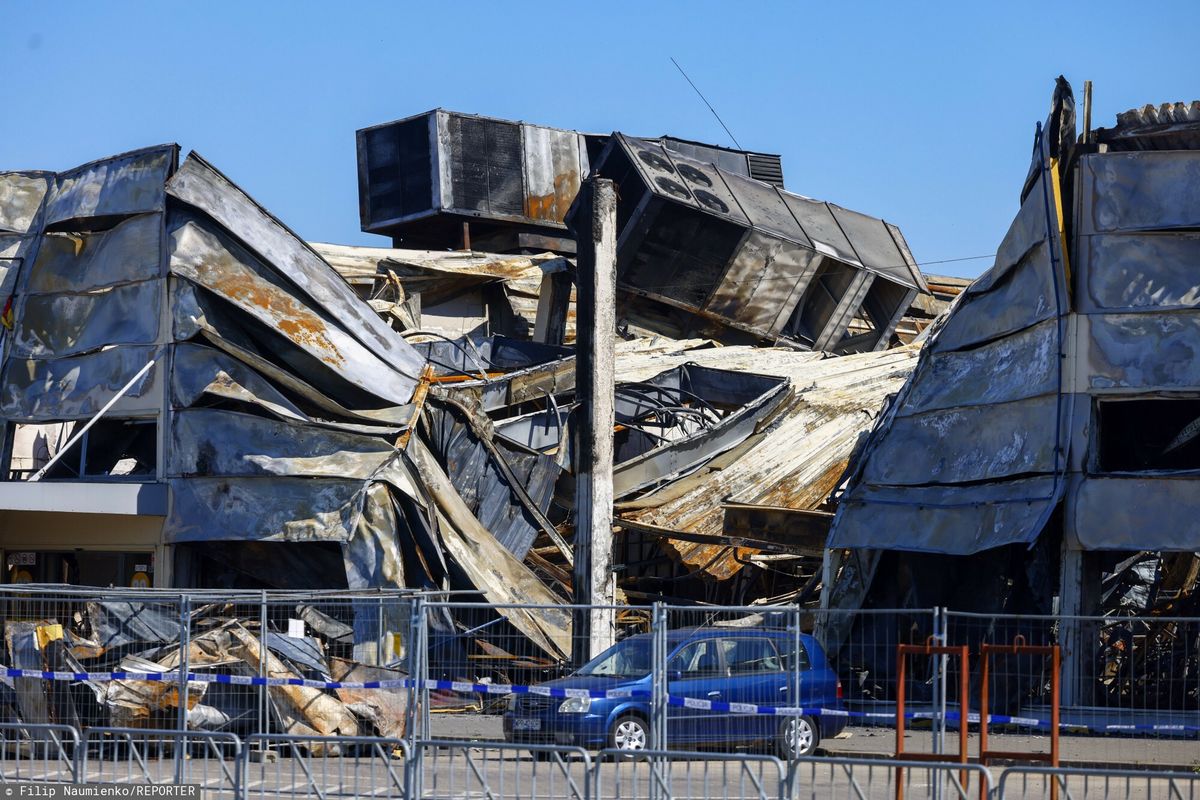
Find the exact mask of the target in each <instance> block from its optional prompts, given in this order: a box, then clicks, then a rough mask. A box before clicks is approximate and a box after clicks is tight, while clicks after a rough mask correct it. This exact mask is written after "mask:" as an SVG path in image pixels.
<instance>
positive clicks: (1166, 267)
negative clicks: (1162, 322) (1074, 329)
mask: <svg viewBox="0 0 1200 800" xmlns="http://www.w3.org/2000/svg"><path fill="white" fill-rule="evenodd" d="M1082 249H1083V251H1084V253H1085V257H1084V258H1082V259H1081V260H1080V267H1079V272H1080V275H1082V276H1084V278H1085V280H1086V282H1087V294H1086V299H1087V300H1088V301H1090V302H1089V303H1084V304H1082V307H1081V310H1082V311H1085V312H1090V311H1097V310H1108V311H1126V310H1129V311H1132V310H1136V309H1146V310H1150V309H1171V308H1196V307H1197V306H1200V271H1198V270H1197V269H1196V266H1197V265H1198V264H1200V234H1197V233H1184V232H1171V233H1126V234H1117V235H1108V234H1095V235H1093V236H1089V237H1087V238H1086V239H1085V240H1084V241H1083V248H1082Z"/></svg>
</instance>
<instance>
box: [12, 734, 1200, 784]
mask: <svg viewBox="0 0 1200 800" xmlns="http://www.w3.org/2000/svg"><path fill="white" fill-rule="evenodd" d="M17 728H23V729H24V733H21V732H19V731H17ZM3 734H4V736H5V737H6V738H5V741H14V742H15V741H18V740H19V741H23V742H25V743H27V744H28V743H43V745H42V746H38V747H26V748H23V750H22V753H21V757H20V758H18V759H15V760H14V759H9V760H6V761H5V763H4V768H3V771H2V772H0V782H4V783H8V782H13V781H25V782H37V783H75V784H82V783H89V782H90V783H96V782H103V783H126V784H141V785H147V784H176V783H190V784H197V785H199V786H201V787H202V788H203V789H204V792H205V796H207V797H220V798H229V800H254V798H267V797H284V798H288V800H296V799H297V798H317V799H319V800H339V799H341V798H344V799H345V800H349V799H350V798H358V797H369V798H404V799H405V800H409V799H412V800H418V799H419V800H433V799H434V798H466V797H472V798H474V797H480V798H496V799H497V800H499V799H500V798H530V799H531V800H532V799H534V798H537V799H539V800H551V799H553V800H559V799H561V800H616V799H617V798H627V797H636V798H651V800H658V799H659V798H661V799H662V800H666V799H667V798H671V799H672V800H686V799H687V798H695V800H774V798H779V800H785V798H792V799H796V798H812V799H813V800H816V798H827V797H847V798H859V800H869V799H871V798H881V799H882V798H887V799H888V800H893V799H894V800H904V799H905V798H908V800H914V798H924V799H925V800H967V799H968V798H971V799H972V800H973V799H974V798H980V800H985V799H986V798H992V800H1009V799H1010V798H1011V800H1018V799H1020V800H1025V799H1026V798H1045V799H1046V800H1053V798H1055V797H1061V798H1071V799H1073V800H1082V799H1083V798H1104V799H1105V800H1121V799H1122V798H1123V799H1124V800H1140V799H1142V798H1146V799H1150V798H1174V799H1175V800H1200V772H1196V771H1192V772H1158V771H1134V770H1125V771H1121V770H1111V769H1063V768H1059V769H1054V768H1048V767H1023V766H1018V767H1008V768H1006V769H1004V770H1002V771H1001V770H994V771H989V770H988V769H987V768H985V767H982V766H979V765H977V764H966V765H964V764H953V763H928V762H903V761H896V760H892V759H864V758H831V757H802V758H794V759H790V760H787V761H784V760H781V759H778V758H775V757H773V756H769V755H762V754H751V753H720V752H705V751H700V752H680V751H670V750H642V751H637V752H629V751H623V750H622V751H618V750H605V751H601V752H600V753H599V754H598V755H596V756H595V757H594V758H593V757H591V756H590V755H589V754H588V752H587V751H585V750H584V749H583V748H578V747H569V746H553V745H537V744H528V745H517V744H505V743H498V742H479V741H474V742H472V741H442V740H422V741H419V742H418V743H417V747H416V749H415V750H412V751H410V749H409V747H408V743H407V742H405V741H404V740H400V739H383V738H376V737H339V736H281V735H270V736H266V737H262V736H258V735H252V736H251V737H250V738H249V739H247V740H246V741H245V743H244V744H243V742H242V740H240V739H239V738H238V737H237V736H234V735H233V734H220V733H205V732H192V733H188V734H185V733H180V732H176V731H155V730H139V729H92V730H88V731H87V732H86V735H81V734H80V732H79V731H76V730H74V729H70V728H66V727H64V726H43V727H41V728H32V727H31V726H11V727H9V728H5V729H4V730H3Z"/></svg>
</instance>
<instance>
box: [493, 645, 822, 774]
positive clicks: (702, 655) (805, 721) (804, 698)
mask: <svg viewBox="0 0 1200 800" xmlns="http://www.w3.org/2000/svg"><path fill="white" fill-rule="evenodd" d="M667 637H668V640H667V648H668V656H667V673H668V674H667V693H668V694H669V695H672V696H675V697H684V698H697V699H700V700H719V701H723V702H727V703H753V704H755V705H766V706H793V705H800V706H802V707H804V708H827V709H834V710H840V709H842V707H843V706H842V686H841V683H840V682H839V681H838V679H837V675H835V674H834V672H833V670H831V669H830V668H829V665H828V663H827V662H826V659H825V651H824V650H823V649H822V648H821V645H820V644H818V643H817V641H816V640H815V639H813V638H812V637H811V636H808V635H807V634H802V635H801V636H800V645H801V646H800V649H799V651H798V656H799V657H798V659H797V658H796V654H797V649H796V639H795V634H794V633H791V632H787V631H782V630H780V631H775V630H759V629H732V628H692V629H688V630H679V631H671V632H670V633H668V634H667ZM652 646H653V640H652V638H651V634H648V633H643V634H639V635H637V636H631V637H629V638H627V639H624V640H622V641H620V642H618V643H617V644H615V645H613V646H612V647H610V648H609V649H608V650H605V651H604V652H603V653H601V654H600V655H598V656H596V658H594V659H592V660H591V661H589V662H588V663H587V664H585V665H584V666H583V667H581V668H580V669H579V671H577V672H576V673H574V674H573V675H569V676H567V677H565V678H560V679H558V680H555V681H550V682H548V683H545V684H542V685H543V686H549V687H552V688H558V689H589V690H596V689H600V690H613V689H629V690H633V691H634V692H635V693H637V694H638V695H639V696H634V697H626V698H590V699H589V698H575V697H569V698H566V699H563V698H556V697H546V696H543V695H537V694H514V695H512V696H511V697H510V698H509V707H508V711H507V712H506V713H505V715H504V738H505V739H506V740H507V741H509V742H520V743H528V744H558V745H573V746H577V747H583V748H587V749H593V750H599V749H604V748H612V749H616V750H643V749H646V748H647V747H648V746H649V739H650V698H649V693H650V671H651V663H652V655H651V653H652ZM797 661H798V663H796V662H797ZM796 669H798V670H799V675H798V677H799V684H800V690H799V698H798V699H799V702H795V701H794V699H793V696H794V694H795V688H794V684H795V682H796V678H797V674H796V671H795V670H796ZM642 692H644V693H645V694H644V695H641V694H640V693H642ZM845 726H846V718H845V717H844V716H840V715H817V716H802V717H783V716H773V715H767V714H732V713H730V712H727V711H713V710H709V709H695V708H688V707H680V706H675V705H672V706H670V707H669V708H668V715H667V742H668V746H669V747H670V748H671V749H673V750H679V749H693V748H720V749H726V750H728V749H732V748H735V747H752V746H761V745H766V746H769V747H771V748H773V749H774V750H775V751H776V752H777V753H778V754H779V755H780V756H782V757H784V758H787V757H790V756H800V755H808V754H811V753H812V752H813V751H814V750H815V749H816V747H817V744H818V743H819V742H820V741H821V739H822V737H825V736H834V735H836V734H837V733H838V732H840V731H841V730H842V728H844V727H845Z"/></svg>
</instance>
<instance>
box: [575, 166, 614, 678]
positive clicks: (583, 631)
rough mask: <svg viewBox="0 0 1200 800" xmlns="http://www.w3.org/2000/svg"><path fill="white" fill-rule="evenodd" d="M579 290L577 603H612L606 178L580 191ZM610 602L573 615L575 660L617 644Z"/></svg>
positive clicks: (610, 209)
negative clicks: (606, 606) (604, 607)
mask: <svg viewBox="0 0 1200 800" xmlns="http://www.w3.org/2000/svg"><path fill="white" fill-rule="evenodd" d="M579 200H580V210H581V212H582V213H581V214H580V215H579V218H578V219H579V228H580V230H578V231H577V236H576V239H577V246H578V248H579V249H578V272H579V277H578V286H577V290H576V291H577V294H576V319H577V330H576V339H577V342H576V351H577V356H576V359H577V361H576V369H577V376H576V396H577V397H578V399H579V401H580V408H579V415H578V416H579V439H578V442H579V450H578V457H577V459H576V468H577V470H578V472H577V475H576V480H575V575H574V582H575V585H574V590H575V602H576V603H578V604H581V605H608V606H611V605H612V604H613V602H614V600H615V593H616V581H615V578H614V575H613V560H612V546H613V533H612V522H613V482H612V468H613V425H614V424H615V412H614V396H613V394H614V388H615V387H614V383H615V379H614V375H613V372H614V344H615V331H616V324H617V319H616V294H617V195H616V191H615V189H614V187H613V182H612V181H611V180H608V179H605V178H593V179H590V180H588V181H585V182H584V184H583V186H582V187H581V189H580V192H579ZM614 632H615V614H614V612H613V610H612V609H603V610H591V611H587V612H580V613H577V614H576V615H575V635H574V653H573V656H574V659H575V661H576V662H577V663H582V662H583V661H585V660H587V659H589V658H591V657H592V656H594V655H597V654H599V653H600V652H601V651H602V650H605V649H606V648H608V647H610V646H612V644H613V642H614Z"/></svg>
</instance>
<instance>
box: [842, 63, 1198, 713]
mask: <svg viewBox="0 0 1200 800" xmlns="http://www.w3.org/2000/svg"><path fill="white" fill-rule="evenodd" d="M1198 198H1200V103H1192V104H1191V105H1184V104H1174V105H1164V106H1161V107H1157V108H1156V107H1151V106H1147V107H1146V108H1144V109H1138V110H1134V111H1130V112H1128V113H1126V114H1122V115H1121V116H1120V117H1119V118H1118V120H1117V125H1116V127H1114V128H1111V129H1103V128H1102V129H1097V130H1089V129H1088V127H1087V125H1086V124H1085V129H1084V131H1083V134H1082V136H1077V132H1076V119H1075V108H1074V100H1073V96H1072V93H1071V89H1070V86H1069V85H1068V84H1067V83H1066V81H1065V80H1063V79H1061V78H1060V79H1059V85H1058V87H1057V90H1056V92H1055V96H1054V102H1053V107H1052V111H1051V114H1050V117H1049V119H1048V120H1047V122H1046V124H1045V125H1044V126H1042V127H1040V128H1039V131H1038V134H1037V137H1036V138H1035V142H1034V149H1033V159H1032V164H1031V166H1030V169H1029V173H1028V176H1027V177H1026V178H1025V181H1024V185H1023V188H1022V190H1021V192H1020V201H1021V205H1020V210H1019V211H1018V213H1017V216H1016V218H1015V219H1014V221H1013V223H1012V226H1011V227H1010V228H1009V230H1008V233H1007V234H1006V235H1005V237H1004V240H1003V242H1002V243H1001V245H1000V247H999V250H998V251H997V254H996V260H995V264H994V266H992V268H991V269H990V270H988V271H987V272H985V273H984V274H983V275H982V276H981V277H980V278H979V279H978V280H976V281H975V282H974V283H972V284H971V286H970V287H969V288H968V289H967V290H966V291H965V292H963V293H962V295H961V296H960V297H959V298H958V299H957V301H956V303H955V304H954V305H953V307H952V308H951V309H950V311H949V313H948V314H947V315H945V316H944V317H943V318H942V319H941V320H940V321H939V322H938V323H936V324H935V325H934V327H933V328H932V330H931V333H930V335H929V338H928V340H927V342H926V344H925V346H924V349H923V350H922V352H921V356H920V359H919V362H918V364H917V366H916V368H915V370H914V371H913V373H912V376H911V378H910V379H909V380H908V382H907V383H906V384H905V386H904V388H903V390H901V391H900V392H899V394H898V395H897V396H896V397H895V398H894V399H893V400H891V401H890V403H889V404H888V406H887V408H886V410H885V411H884V413H883V414H882V415H881V416H880V418H879V421H878V423H877V424H876V425H875V427H874V430H873V431H872V433H871V435H870V437H869V439H868V440H867V441H866V443H865V446H864V447H863V448H862V449H861V451H860V452H859V454H858V455H857V456H856V458H855V460H854V463H853V464H852V466H851V469H850V471H849V472H848V480H847V483H846V485H845V486H844V487H843V489H842V490H841V491H840V493H839V495H838V509H837V516H836V518H835V520H834V522H833V525H832V531H831V534H830V537H829V547H830V548H831V564H830V569H829V573H828V574H827V576H826V578H827V580H826V583H825V587H826V592H827V594H826V598H825V601H826V603H827V604H828V605H830V606H832V607H841V608H848V609H856V608H860V607H874V608H929V607H933V606H946V607H950V608H952V609H958V610H963V611H981V612H988V613H990V614H996V613H1005V612H1007V613H1020V614H1046V615H1049V614H1054V615H1059V616H1060V617H1062V618H1066V621H1065V622H1063V623H1062V626H1061V630H1059V632H1058V633H1057V634H1056V633H1055V632H1054V631H1052V630H1051V626H1050V625H1049V624H1048V623H1039V622H1037V621H1027V622H1026V623H1023V624H1022V626H1021V628H1020V630H1007V631H1005V632H1004V635H1009V636H1011V635H1012V634H1014V633H1021V634H1022V635H1024V636H1025V637H1026V639H1027V640H1028V641H1031V642H1033V641H1046V640H1048V639H1050V638H1051V637H1052V636H1057V637H1058V638H1057V639H1056V640H1057V641H1058V642H1059V643H1060V644H1062V645H1063V647H1064V658H1065V667H1064V671H1063V675H1064V681H1065V682H1064V687H1063V691H1064V695H1063V702H1064V704H1067V705H1070V706H1075V707H1079V706H1103V705H1108V704H1121V703H1124V704H1125V705H1128V704H1130V703H1148V704H1149V706H1148V707H1150V708H1172V709H1176V710H1179V709H1193V710H1194V709H1197V708H1200V705H1198V703H1200V697H1197V689H1196V686H1195V685H1194V684H1195V681H1194V679H1193V678H1190V677H1188V676H1194V675H1195V673H1196V670H1197V667H1198V662H1197V660H1196V653H1197V652H1198V650H1197V648H1198V647H1200V641H1196V640H1195V636H1196V632H1195V630H1194V629H1191V628H1187V627H1186V626H1181V625H1179V624H1177V623H1176V621H1175V620H1177V619H1178V618H1179V617H1186V616H1195V615H1197V614H1200V581H1198V577H1200V530H1198V529H1197V519H1200V514H1198V513H1197V509H1196V505H1197V502H1200V501H1198V499H1197V498H1200V493H1198V492H1197V484H1196V481H1197V476H1198V474H1200V473H1198V472H1197V470H1198V469H1200V437H1198V435H1197V434H1198V433H1200V423H1198V420H1200V401H1198V400H1197V396H1198V395H1197V393H1198V392H1200V372H1198V371H1197V367H1196V360H1195V358H1194V354H1195V352H1196V350H1197V347H1200V339H1198V337H1200V332H1198V331H1200V315H1198V314H1197V292H1198V286H1200V277H1198V276H1200V273H1198V272H1197V270H1196V265H1197V255H1198V254H1200V237H1198V236H1197V234H1196V229H1197V226H1198V225H1200V202H1197V200H1198ZM947 575H953V576H955V578H954V580H946V579H945V578H946V576H947ZM1077 615H1081V616H1084V617H1096V618H1103V617H1107V618H1108V620H1109V621H1108V622H1103V621H1101V620H1100V619H1097V620H1096V621H1094V622H1085V623H1075V622H1073V621H1072V620H1071V618H1072V617H1074V616H1077ZM1134 615H1142V616H1150V617H1159V618H1161V622H1156V623H1154V624H1150V625H1148V626H1146V627H1142V626H1143V623H1138V625H1137V627H1136V629H1130V628H1128V627H1127V626H1123V625H1122V624H1121V623H1120V618H1121V617H1123V616H1134ZM846 619H850V618H846ZM855 624H857V625H860V626H861V625H870V624H872V623H871V622H869V621H866V620H863V619H859V620H857V621H856V622H855ZM1188 631H1191V634H1190V636H1189V634H1188ZM922 633H923V634H924V635H928V633H930V631H923V632H922ZM844 634H845V631H841V632H840V634H839V636H838V637H835V638H840V637H841V636H844ZM1000 635H1001V633H999V632H998V631H996V630H990V631H981V630H974V631H972V632H971V636H972V637H974V638H975V639H978V638H979V637H981V636H1000ZM882 638H886V637H882ZM956 643H957V640H956ZM867 658H868V660H869V661H871V663H870V664H868V665H864V667H863V668H864V670H869V671H873V672H874V673H876V674H883V675H887V674H890V668H889V666H888V662H889V661H894V655H893V654H892V653H887V654H885V653H883V652H875V653H871V654H869V655H868V656H867ZM1118 675H1119V676H1120V677H1119V679H1118V677H1117V676H1118ZM1135 677H1136V678H1137V680H1138V681H1141V683H1140V684H1137V685H1135V684H1134V683H1133V678H1135ZM1189 681H1190V683H1191V684H1192V685H1191V686H1190V687H1189V686H1188V685H1186V684H1187V682H1189ZM877 682H878V683H879V684H880V685H885V684H886V683H887V681H886V680H881V681H877ZM1043 690H1044V687H1030V686H1025V687H1019V688H1017V689H1016V691H1015V692H1014V694H1013V695H1010V698H1011V697H1014V696H1019V695H1020V694H1021V692H1022V691H1024V692H1025V693H1027V694H1032V695H1035V696H1037V697H1039V698H1040V697H1041V695H1042V692H1043ZM1168 697H1169V698H1171V700H1170V702H1168V699H1167V698H1168Z"/></svg>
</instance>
